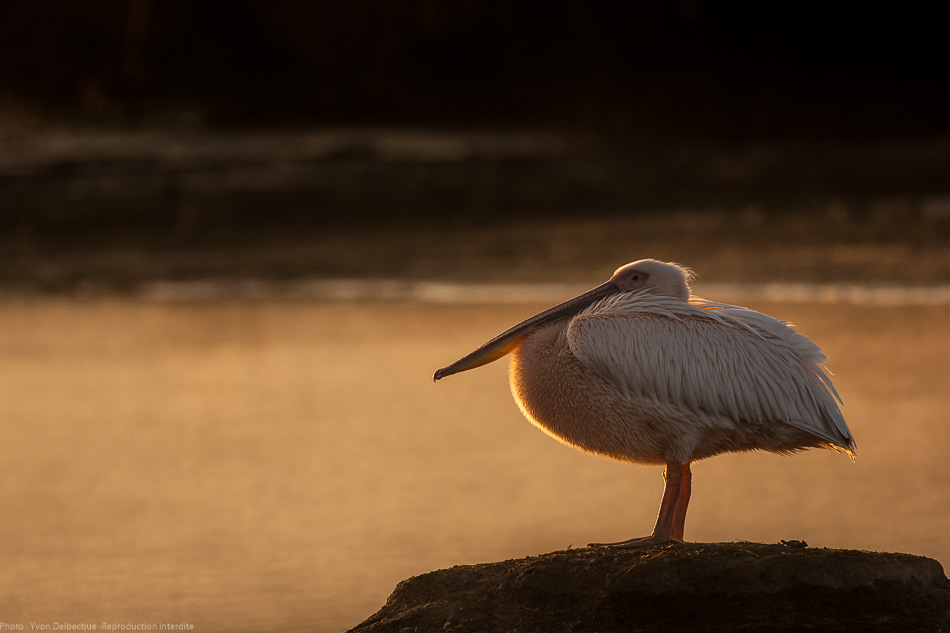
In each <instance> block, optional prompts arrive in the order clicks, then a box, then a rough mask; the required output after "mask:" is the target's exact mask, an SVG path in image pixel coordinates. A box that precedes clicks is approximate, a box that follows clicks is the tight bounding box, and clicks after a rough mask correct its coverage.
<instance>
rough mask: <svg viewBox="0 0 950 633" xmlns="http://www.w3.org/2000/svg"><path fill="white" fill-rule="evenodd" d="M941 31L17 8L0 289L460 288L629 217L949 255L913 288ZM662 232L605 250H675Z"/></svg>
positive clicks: (856, 19) (938, 205)
mask: <svg viewBox="0 0 950 633" xmlns="http://www.w3.org/2000/svg"><path fill="white" fill-rule="evenodd" d="M928 6H935V5H928ZM944 24H945V23H944V21H943V20H942V16H941V15H940V13H939V12H938V11H937V10H936V9H933V8H931V9H928V8H922V7H920V6H914V5H911V4H899V3H864V4H851V3H844V4H842V3H804V2H730V3H714V2H703V1H701V0H679V1H673V0H669V1H658V0H653V1H648V2H632V3H598V2H567V1H563V0H562V1H552V2H501V1H498V2H490V1H467V2H466V1H461V2H450V1H436V0H411V1H410V0H393V1H389V2H368V1H354V0H347V1H344V0H338V1H321V2H290V1H286V0H284V1H265V0H233V1H223V0H160V1H159V0H84V1H83V2H68V1H66V0H31V1H27V0H4V1H3V2H2V3H0V283H7V284H11V283H12V284H26V286H28V287H34V288H40V289H45V290H64V289H65V290H70V289H75V288H77V287H80V286H83V284H85V286H89V284H93V285H96V284H98V285H100V286H105V287H109V288H113V289H114V288H120V289H122V288H131V287H134V285H135V284H136V283H137V282H138V281H139V280H141V279H152V278H162V279H166V278H196V277H197V278H206V277H209V276H210V277H221V276H224V277H228V276H237V277H255V278H261V277H263V278H288V277H301V276H341V275H342V276H353V275H357V276H359V275H378V274H379V270H378V267H375V266H373V265H370V264H369V263H367V262H368V261H370V260H374V261H378V260H380V259H382V260H383V263H384V269H385V272H386V274H387V275H389V276H419V275H422V276H449V277H452V276H459V275H461V274H468V273H467V272H465V271H463V266H462V265H461V264H459V263H458V261H457V260H458V253H459V252H461V251H466V250H467V251H478V256H477V257H476V256H473V259H474V260H477V261H480V262H487V263H489V264H490V263H491V262H499V261H500V262H508V263H511V262H515V261H520V260H519V258H521V259H523V255H522V254H523V253H524V252H526V251H533V252H534V253H535V255H534V256H533V257H534V261H535V263H536V266H535V269H536V270H538V271H539V272H538V275H539V276H543V275H544V265H546V264H547V265H553V264H552V262H555V261H560V260H558V257H559V256H558V254H557V252H555V251H556V249H555V248H554V247H553V246H551V244H552V243H553V242H552V240H551V238H550V236H548V235H547V234H545V233H544V232H543V230H542V229H541V228H538V227H546V226H547V224H545V223H551V222H562V223H563V222H568V223H569V222H576V221H579V220H585V221H586V220H588V219H590V218H595V219H599V221H601V222H602V227H606V228H603V230H598V231H595V233H596V234H597V235H598V238H597V239H598V240H601V245H600V246H597V247H595V246H590V247H589V250H590V251H591V252H596V251H598V250H603V248H602V246H603V244H602V243H603V241H604V240H607V239H609V237H610V236H611V235H614V234H616V231H611V230H609V226H610V223H611V222H614V221H617V220H618V219H619V220H623V221H630V220H631V219H634V220H636V218H646V219H647V220H648V221H649V222H652V223H655V221H659V220H662V219H663V218H668V217H672V216H671V214H673V215H676V214H679V215H676V217H688V218H692V219H693V220H689V221H685V220H684V221H683V222H681V223H680V224H681V225H682V226H687V227H690V228H692V229H695V230H700V229H701V228H702V227H703V226H712V225H715V227H717V228H716V231H718V233H717V234H716V236H715V238H713V236H712V235H710V236H708V237H709V242H710V243H721V242H722V239H721V238H722V237H723V232H726V233H725V235H726V237H732V236H734V235H739V236H740V237H741V240H740V241H741V243H742V245H740V246H735V245H733V246H731V247H730V248H746V247H749V248H753V247H759V246H761V245H762V244H767V243H769V241H770V240H777V239H780V240H785V241H786V242H787V241H788V240H793V241H794V240H796V239H797V240H799V241H801V242H802V244H803V245H805V246H810V245H812V244H814V243H815V241H816V239H818V238H816V236H820V239H821V240H824V241H825V242H827V243H828V244H839V245H840V244H848V243H852V242H853V243H860V244H864V245H867V244H891V245H897V246H895V248H903V247H905V246H906V247H907V248H909V249H911V250H914V249H918V250H919V249H929V251H928V252H930V253H931V254H932V257H933V259H932V260H931V263H929V264H927V266H926V267H925V268H924V269H922V270H921V271H919V273H918V274H917V275H916V278H918V279H925V280H928V279H929V280H933V279H936V280H942V279H943V278H944V276H946V275H948V274H950V263H948V262H943V259H941V258H942V257H943V256H942V255H940V253H943V252H945V251H946V249H947V245H948V243H950V240H948V236H950V191H948V190H950V187H948V182H950V178H948V176H950V115H948V114H947V113H948V112H950V55H948V54H947V47H946V45H945V33H944V32H943V28H944ZM393 147H396V150H393ZM684 210H685V212H686V215H685V216H684V215H683V212H684ZM701 216H706V217H713V218H715V221H714V222H713V223H712V224H710V223H709V221H704V220H701ZM789 218H793V219H800V221H799V222H797V224H796V223H795V222H792V221H791V220H789ZM694 220H695V221H694ZM519 222H520V223H521V224H518V223H519ZM703 222H706V223H705V224H703ZM524 223H528V224H524ZM532 223H533V224H532ZM674 224H675V223H674ZM529 225H530V226H529ZM512 226H515V227H516V229H511V230H517V231H520V233H519V235H520V236H521V237H519V238H518V239H515V238H510V239H508V240H507V242H506V241H505V240H504V239H500V238H498V234H497V233H496V234H493V235H491V236H488V235H482V236H481V237H479V238H478V240H476V239H475V238H474V237H473V231H479V230H499V231H506V230H509V229H510V227H512ZM647 226H654V224H643V223H641V224H640V225H639V227H638V228H639V229H640V230H639V231H638V235H640V236H644V235H647V236H650V235H652V236H655V235H659V234H660V233H662V231H660V233H657V232H656V231H652V232H651V231H647V230H645V227H647ZM677 226H679V225H677ZM532 227H535V228H532ZM697 227H699V228H697ZM737 227H738V228H737ZM743 227H744V228H743ZM789 227H794V229H793V230H792V229H790V228H789ZM576 230H577V229H564V231H566V232H568V233H569V232H572V231H575V232H576ZM658 230H659V229H658ZM664 230H667V229H664ZM669 231H671V232H670V234H669V236H668V237H663V238H662V239H661V240H660V241H659V242H657V241H656V240H654V242H649V243H648V244H646V245H639V246H637V245H634V246H624V248H621V246H622V245H617V247H616V249H615V250H617V251H618V252H619V251H621V250H622V251H623V252H624V253H626V252H629V251H638V252H643V250H646V247H647V246H649V247H650V251H649V252H650V253H657V254H658V253H660V252H670V251H671V250H673V251H674V252H675V249H670V248H668V246H669V244H674V245H675V244H676V243H677V236H676V235H675V234H674V233H675V231H673V229H669ZM400 232H401V233H400ZM664 235H665V234H664ZM392 236H397V237H392ZM657 239H659V238H657ZM737 239H739V238H737ZM479 240H480V241H479ZM526 240H527V242H530V241H531V240H534V242H533V243H534V246H533V247H529V246H526V243H527V242H526ZM680 241H681V240H680ZM408 244H411V245H412V246H411V248H410V247H408V246H407V245H408ZM500 244H506V245H504V246H501V245H500ZM697 244H699V246H697V249H699V250H700V251H702V250H703V246H702V244H701V243H699V242H697ZM341 245H342V246H341ZM641 247H642V248H641ZM695 251H696V249H694V250H692V251H689V252H688V253H687V255H688V256H691V257H693V258H695V257H696V255H695V254H694V252H695ZM435 252H438V254H437V255H435V254H433V253H435ZM750 252H751V251H750ZM281 253H283V254H281ZM383 253H388V254H385V255H384V254H383ZM578 257H580V258H583V257H584V255H583V254H581V255H579V256H578ZM670 257H671V256H670ZM588 259H590V258H589V257H588ZM721 259H723V260H726V259H728V260H729V261H732V260H735V261H739V260H738V259H737V258H735V257H733V256H732V255H728V257H727V256H726V255H723V257H722V258H721ZM785 259H786V260H787V259H789V258H788V257H785ZM945 259H946V258H945ZM561 260H563V262H562V263H563V264H564V266H565V267H568V263H569V262H568V263H564V262H567V260H568V258H566V257H561ZM936 260H939V261H940V262H943V263H939V264H934V263H933V261H936ZM700 263H702V262H700ZM867 263H868V262H866V261H864V260H862V262H860V264H861V266H863V265H865V264H867ZM598 265H599V264H598ZM710 265H712V264H710ZM716 265H721V262H720V264H716ZM820 265H821V264H820V262H819V261H818V259H817V258H816V259H815V263H814V266H812V265H811V264H809V266H812V267H820ZM861 266H859V265H858V264H854V266H853V268H854V270H858V269H859V268H860V267H861ZM486 268H487V264H486ZM735 268H736V270H738V266H736V267H735ZM879 268H880V270H881V271H884V272H885V273H887V271H892V272H890V273H889V274H891V275H892V276H895V277H896V276H897V274H896V272H893V271H894V268H893V266H892V265H890V264H888V265H886V266H885V265H880V266H879ZM470 269H471V266H469V267H468V269H466V270H470ZM509 271H510V267H509V269H508V270H506V274H507V273H508V272H509ZM499 274H500V273H499ZM730 274H732V273H730ZM828 274H829V275H831V276H834V275H836V274H838V273H836V272H834V271H832V272H830V273H828ZM854 274H855V272H854V271H852V272H849V273H848V275H854Z"/></svg>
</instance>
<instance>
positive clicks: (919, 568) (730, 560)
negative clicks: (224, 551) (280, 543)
mask: <svg viewBox="0 0 950 633" xmlns="http://www.w3.org/2000/svg"><path fill="white" fill-rule="evenodd" d="M352 631H353V632H359V633H371V632H372V633H382V632H390V631H391V632H393V633H406V632H423V631H458V632H464V631H472V632H474V631H480V632H481V631H521V632H526V633H527V632H532V631H543V632H545V633H556V632H561V631H564V632H568V631H570V632H577V633H579V632H581V631H597V632H612V631H618V632H619V631H624V632H632V631H677V632H693V631H696V632H699V631H702V632H704V633H716V632H719V631H741V632H753V631H770V632H772V631H855V632H857V631H894V632H897V631H900V632H901V633H910V632H915V631H928V632H933V633H937V632H950V580H948V579H947V577H946V575H944V571H943V568H942V567H941V566H940V564H939V563H938V562H937V561H935V560H932V559H929V558H923V557H920V556H911V555H908V554H891V553H875V552H864V551H855V550H832V549H819V548H810V547H807V546H806V545H805V544H804V543H802V542H800V541H783V542H782V543H779V544H775V545H765V544H761V543H745V542H737V543H690V544H686V545H679V546H661V547H654V548H649V549H644V550H626V551H616V550H594V549H579V550H565V551H559V552H552V553H549V554H544V555H541V556H532V557H528V558H523V559H518V560H508V561H503V562H498V563H485V564H480V565H463V566H456V567H453V568H451V569H443V570H439V571H433V572H429V573H426V574H422V575H419V576H415V577H413V578H409V579H407V580H404V581H402V582H400V583H399V584H398V585H397V586H396V589H395V591H393V593H392V595H391V596H390V597H389V600H388V601H387V602H386V604H385V606H383V608H382V609H380V610H379V611H378V612H377V613H376V614H374V615H373V616H371V617H370V618H368V619H367V620H366V621H364V622H363V623H362V624H360V625H359V626H357V627H356V628H354V629H352Z"/></svg>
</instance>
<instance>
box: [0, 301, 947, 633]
mask: <svg viewBox="0 0 950 633" xmlns="http://www.w3.org/2000/svg"><path fill="white" fill-rule="evenodd" d="M541 307H546V306H541V305H538V306H531V305H521V306H518V305H514V306H434V305H428V304H422V303H407V302H392V303H356V302H353V303H319V302H280V301H269V302H263V301H262V302H243V303H242V302H210V303H195V304H162V303H157V304H156V303H145V302H136V301H124V300H103V301H89V302H78V301H66V300H52V299H30V300H9V301H6V302H5V303H2V304H0V433H2V440H0V482H2V484H0V622H6V623H21V624H23V625H24V626H25V627H26V629H27V630H29V628H30V623H31V622H33V623H38V624H43V623H53V622H67V623H72V624H77V623H97V624H101V623H103V622H106V623H114V624H126V623H133V624H138V623H150V624H155V625H158V624H160V623H182V622H185V623H190V624H193V625H194V626H195V630H197V631H257V630H259V631H265V630H282V631H293V630H300V631H338V630H341V629H344V628H347V627H349V626H353V625H355V624H356V623H358V622H359V621H360V620H361V619H363V618H364V617H366V616H368V615H370V614H371V613H372V612H373V611H375V610H376V609H377V608H379V607H380V606H381V605H382V603H383V602H384V601H385V599H386V596H387V595H388V593H389V592H390V590H391V589H392V588H393V586H394V585H395V583H396V582H397V581H398V580H400V579H402V578H404V577H407V576H409V575H413V574H418V573H421V572H425V571H428V570H431V569H434V568H439V567H446V566H451V565H454V564H459V563H474V562H484V561H491V560H498V559H503V558H511V557H520V556H524V555H528V554H536V553H541V552H545V551H550V550H554V549H559V548H565V547H568V546H571V545H573V546H575V547H579V546H583V545H584V544H586V543H587V542H588V541H592V540H600V541H603V540H618V539H622V538H627V537H631V536H635V535H642V534H644V533H646V532H648V531H649V529H650V527H651V526H652V523H653V519H654V516H655V511H656V506H657V504H658V502H659V497H660V492H661V489H662V480H661V477H660V469H658V468H652V467H639V466H632V465H625V464H618V463H613V462H609V461H607V460H604V459H601V458H597V457H592V456H588V455H584V454H581V453H579V452H577V451H574V450H573V449H570V448H567V447H565V446H562V445H560V444H558V443H556V442H554V441H552V440H551V439H550V438H548V437H546V436H545V435H543V434H542V433H540V432H539V431H537V430H536V429H534V428H533V427H532V426H531V425H529V424H528V423H526V422H525V421H524V419H523V418H522V417H521V416H520V414H519V413H518V410H517V408H516V407H515V405H514V403H513V401H512V400H511V398H510V396H509V394H508V390H507V383H506V367H505V365H504V364H503V363H496V364H494V365H490V366H488V367H484V368H482V369H479V370H477V371H473V372H468V373H466V374H463V375H460V376H454V377H452V378H450V379H447V380H445V381H443V382H440V383H439V384H438V385H434V384H433V383H432V380H431V374H432V371H433V370H434V369H436V368H437V367H441V366H443V365H445V364H447V363H448V362H451V361H452V360H454V359H455V358H457V357H459V356H461V355H462V354H464V353H466V352H468V351H469V350H470V349H472V348H473V347H474V346H476V345H477V344H479V343H481V342H483V341H484V340H486V339H487V338H489V337H491V336H492V335H494V334H496V333H497V332H498V331H500V330H502V329H504V328H505V327H507V326H508V325H511V324H512V323H514V322H516V321H517V320H520V319H521V318H523V317H525V316H527V315H530V314H532V313H533V311H534V310H535V308H541ZM752 307H755V308H758V309H762V310H764V311H767V312H769V313H771V314H774V315H775V316H778V317H780V318H784V319H788V320H791V321H793V322H795V323H797V324H798V325H799V327H800V329H801V330H802V331H803V332H804V333H806V334H808V335H809V336H812V337H813V338H814V339H815V340H816V341H818V342H819V343H820V344H821V345H822V346H823V347H824V348H825V350H826V351H827V352H828V353H829V354H830V355H831V356H832V361H831V364H830V367H831V369H832V370H833V371H834V372H835V381H836V385H837V386H838V389H839V391H840V392H841V394H842V396H843V397H844V399H845V405H846V406H845V408H844V412H845V416H846V418H847V420H848V422H849V424H850V426H851V429H852V431H853V432H854V434H855V436H856V438H857V442H858V460H857V462H856V463H851V462H850V460H848V458H847V457H845V456H843V455H840V454H836V453H832V452H830V451H812V452H809V453H806V454H801V455H797V456H793V457H785V458H783V457H777V456H772V455H760V454H749V455H729V456H722V457H718V458H715V459H712V460H709V461H708V462H701V463H699V464H697V465H696V466H695V467H694V488H693V500H692V503H691V506H690V516H689V520H688V522H687V538H688V539H690V540H697V541H731V540H735V539H747V540H756V541H765V542H775V541H777V540H779V539H801V540H806V541H807V542H808V543H809V544H810V545H813V546H822V547H851V548H862V549H874V550H891V551H903V552H911V553H916V554H923V555H927V556H931V557H934V558H937V559H938V560H940V561H941V562H943V563H944V564H948V563H950V541H948V539H947V534H948V533H950V469H948V468H947V467H946V454H947V452H948V450H950V421H948V419H947V414H948V411H950V334H948V329H947V324H948V323H950V307H947V306H929V307H913V308H899V307H855V306H827V305H821V306H819V305H808V304H761V305H754V306H752Z"/></svg>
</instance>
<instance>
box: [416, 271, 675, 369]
mask: <svg viewBox="0 0 950 633" xmlns="http://www.w3.org/2000/svg"><path fill="white" fill-rule="evenodd" d="M690 278H691V273H690V271H689V270H688V269H687V268H683V267H682V266H679V265H677V264H667V263H664V262H659V261H656V260H655V259H641V260H639V261H635V262H632V263H630V264H627V265H626V266H621V267H620V268H618V269H617V271H616V272H615V273H614V274H613V276H612V277H611V278H610V279H608V280H607V281H605V282H604V283H602V284H600V285H599V286H597V287H596V288H592V289H590V290H588V291H587V292H585V293H583V294H579V295H577V296H576V297H574V298H573V299H568V300H567V301H565V302H564V303H561V304H558V305H556V306H554V307H553V308H548V309H547V310H545V311H543V312H539V313H538V314H536V315H534V316H533V317H531V318H529V319H525V320H524V321H522V322H521V323H519V324H518V325H516V326H514V327H512V328H509V329H507V330H505V331H504V332H502V333H501V334H499V335H498V336H496V337H495V338H493V339H492V340H490V341H488V342H487V343H485V344H484V345H482V346H481V347H479V348H478V349H476V350H475V351H473V352H471V353H470V354H468V355H466V356H463V357H462V358H460V359H459V360H457V361H455V362H454V363H452V364H451V365H449V366H448V367H443V368H442V369H440V370H438V371H436V372H435V376H434V379H435V380H439V379H441V378H445V377H446V376H451V375H452V374H457V373H459V372H462V371H466V370H468V369H475V368H476V367H481V366H482V365H487V364H488V363H491V362H493V361H496V360H498V359H499V358H501V357H502V356H505V355H506V354H508V353H509V352H511V351H512V350H514V349H515V347H517V346H518V343H519V342H520V341H521V339H522V338H523V337H525V336H526V335H528V334H530V333H531V332H533V331H534V330H536V329H538V328H540V327H543V326H545V325H548V324H550V323H553V322H554V321H558V320H560V319H564V318H567V317H572V316H574V315H575V314H577V313H579V312H580V311H581V310H583V309H584V308H586V307H588V306H590V305H592V304H594V303H596V302H597V301H600V300H601V299H604V298H606V297H609V296H610V295H613V294H617V293H618V292H630V291H634V290H647V291H650V292H652V293H655V294H662V295H668V296H671V297H676V298H678V299H682V300H683V301H687V300H689V285H688V283H689V280H690Z"/></svg>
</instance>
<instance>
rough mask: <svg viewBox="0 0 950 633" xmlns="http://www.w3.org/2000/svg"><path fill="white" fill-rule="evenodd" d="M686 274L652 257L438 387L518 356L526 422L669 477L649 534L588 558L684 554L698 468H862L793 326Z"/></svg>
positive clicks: (514, 369)
mask: <svg viewBox="0 0 950 633" xmlns="http://www.w3.org/2000/svg"><path fill="white" fill-rule="evenodd" d="M691 278H692V273H691V271H690V270H689V269H687V268H684V267H683V266H680V265H677V264H673V263H665V262H660V261H657V260H653V259H642V260H639V261H635V262H633V263H630V264H627V265H625V266H621V267H620V268H618V269H617V271H616V272H615V273H614V274H613V276H612V277H611V278H610V279H609V280H608V281H606V282H605V283H603V284H601V285H599V286H597V287H596V288H593V289H591V290H588V291H587V292H585V293H583V294H580V295H578V296H576V297H574V298H573V299H569V300H567V301H565V302H564V303H561V304H559V305H556V306H554V307H553V308H549V309H547V310H544V311H543V312H540V313H538V314H536V315H534V316H533V317H531V318H529V319H526V320H525V321H522V322H521V323H519V324H517V325H515V326H514V327H512V328H510V329H508V330H506V331H504V332H502V333H501V334H499V335H498V336H496V337H495V338H493V339H491V340H490V341H488V342H487V343H485V344H484V345H482V346H481V347H479V348H478V349H476V350H474V351H473V352H471V353H470V354H468V355H466V356H464V357H462V358H460V359H459V360H457V361H455V362H454V363H452V364H451V365H449V366H447V367H443V368H442V369H439V370H438V371H436V372H435V376H434V379H435V380H436V381H438V380H441V379H442V378H445V377H446V376H451V375H452V374H457V373H459V372H463V371H466V370H469V369H474V368H476V367H480V366H482V365H486V364H488V363H491V362H493V361H496V360H498V359H499V358H502V357H503V356H505V355H507V354H511V369H510V382H511V391H512V394H513V395H514V397H515V400H516V401H517V403H518V406H519V408H520V409H521V411H522V413H523V414H524V415H525V417H527V418H528V419H529V420H530V421H531V422H532V423H534V424H535V425H537V426H538V427H540V428H541V429H542V430H544V431H546V432H547V433H549V434H550V435H552V436H553V437H554V438H556V439H558V440H560V441H561V442H564V443H566V444H568V445H570V446H574V447H575V448H578V449H580V450H582V451H586V452H589V453H593V454H596V455H601V456H604V457H608V458H612V459H616V460H619V461H623V462H632V463H635V464H656V465H660V464H663V465H665V470H664V472H663V478H664V481H665V485H664V490H663V498H662V501H661V503H660V510H659V513H658V515H657V519H656V525H655V526H654V528H653V532H652V534H650V535H649V536H644V537H638V538H631V539H628V540H625V541H620V542H617V543H591V544H590V546H591V547H609V548H629V547H644V546H649V545H656V544H662V543H671V542H674V543H682V542H683V533H684V524H685V522H686V508H687V505H688V504H689V497H690V487H691V481H692V474H691V471H690V464H691V463H692V462H694V461H696V460H700V459H705V458H707V457H712V456H714V455H719V454H721V453H729V452H742V451H752V450H763V451H770V452H773V453H779V454H789V453H795V452H797V451H801V450H804V449H807V448H816V447H821V448H830V449H833V450H836V451H839V452H844V453H847V454H848V455H850V456H851V458H852V459H854V454H855V443H854V438H853V437H852V436H851V431H850V430H849V429H848V426H847V424H845V421H844V417H843V416H842V415H841V411H840V409H839V408H838V404H837V403H839V402H841V398H840V397H839V396H838V393H837V391H835V388H834V385H833V384H832V382H831V379H830V378H829V377H828V374H827V373H826V372H825V370H824V368H823V364H824V362H825V361H826V360H827V356H825V355H824V354H823V353H822V351H821V349H820V348H819V347H818V346H817V345H815V344H814V343H813V342H812V341H811V340H809V339H808V338H806V337H805V336H803V335H802V334H799V333H797V332H796V331H795V330H793V329H792V327H791V326H790V324H788V323H786V322H783V321H778V320H776V319H774V318H772V317H770V316H768V315H765V314H762V313H761V312H756V311H754V310H750V309H748V308H742V307H739V306H734V305H729V304H725V303H716V302H714V301H707V300H706V299H702V298H700V297H696V296H691V295H690V291H689V282H690V281H691Z"/></svg>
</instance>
